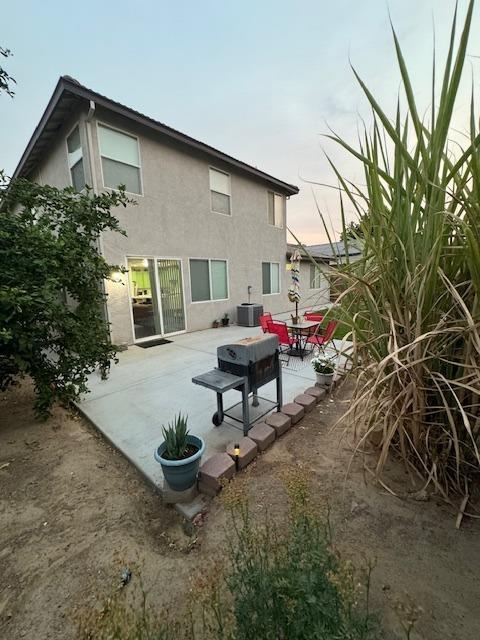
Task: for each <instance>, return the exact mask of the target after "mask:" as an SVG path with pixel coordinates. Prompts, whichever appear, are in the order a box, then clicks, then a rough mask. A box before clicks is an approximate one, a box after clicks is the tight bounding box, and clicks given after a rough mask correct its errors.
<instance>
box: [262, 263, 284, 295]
mask: <svg viewBox="0 0 480 640" xmlns="http://www.w3.org/2000/svg"><path fill="white" fill-rule="evenodd" d="M260 264H261V269H262V296H279V295H280V293H281V292H282V278H281V270H280V262H271V261H270V260H262V262H261V263H260ZM264 264H270V265H272V264H278V291H275V292H274V293H272V292H270V293H263V265H264ZM271 288H272V270H271V269H270V289H271Z"/></svg>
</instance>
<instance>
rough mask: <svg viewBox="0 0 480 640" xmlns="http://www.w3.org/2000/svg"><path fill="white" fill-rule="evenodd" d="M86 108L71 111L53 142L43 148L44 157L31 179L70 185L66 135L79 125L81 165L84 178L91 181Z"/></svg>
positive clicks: (43, 182)
mask: <svg viewBox="0 0 480 640" xmlns="http://www.w3.org/2000/svg"><path fill="white" fill-rule="evenodd" d="M86 114H87V112H86V110H80V109H79V110H77V111H74V112H72V114H71V115H70V117H69V118H68V119H67V120H66V122H65V123H64V125H63V126H62V127H61V129H60V130H59V131H58V134H57V136H56V137H55V139H54V141H53V143H52V144H51V146H50V147H48V148H47V149H45V153H44V157H43V159H42V160H41V162H40V163H39V165H38V167H37V169H36V170H35V173H34V174H33V176H32V177H31V179H32V180H34V181H35V182H38V183H39V184H43V185H46V184H49V185H51V186H52V187H57V188H59V189H63V188H64V187H71V186H72V181H71V178H70V171H69V168H68V158H67V137H68V135H69V134H70V132H71V131H72V130H73V128H74V127H75V125H77V124H78V125H79V131H80V139H81V141H82V150H83V156H84V162H83V167H84V171H85V179H86V180H87V182H88V183H91V181H92V178H91V175H90V163H89V160H88V145H87V140H86V129H85V124H84V122H85V118H86Z"/></svg>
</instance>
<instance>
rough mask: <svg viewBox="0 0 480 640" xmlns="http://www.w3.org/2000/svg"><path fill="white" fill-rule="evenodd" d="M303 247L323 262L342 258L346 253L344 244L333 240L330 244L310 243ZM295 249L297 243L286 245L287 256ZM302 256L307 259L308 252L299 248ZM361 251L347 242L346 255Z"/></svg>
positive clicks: (356, 253) (352, 255) (353, 254)
mask: <svg viewBox="0 0 480 640" xmlns="http://www.w3.org/2000/svg"><path fill="white" fill-rule="evenodd" d="M305 248H306V249H307V250H308V253H309V254H310V255H311V256H312V258H315V260H322V261H324V262H329V261H331V260H335V259H338V258H340V259H341V258H344V257H345V256H346V255H347V254H346V249H345V244H344V243H343V242H333V243H332V245H331V244H330V243H329V242H327V243H325V244H311V245H305ZM295 249H298V245H296V244H288V245H287V257H290V255H291V254H292V253H293V251H294V250H295ZM299 251H300V254H301V256H302V258H305V259H307V260H308V259H309V256H308V254H307V253H306V251H305V250H304V249H302V248H300V249H299ZM361 253H362V251H361V249H359V248H358V247H357V246H355V245H354V244H353V242H350V243H349V244H348V255H349V257H350V258H352V257H354V256H359V255H361Z"/></svg>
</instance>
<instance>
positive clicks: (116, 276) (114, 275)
mask: <svg viewBox="0 0 480 640" xmlns="http://www.w3.org/2000/svg"><path fill="white" fill-rule="evenodd" d="M110 278H111V279H112V280H113V282H116V283H117V284H118V283H120V282H121V281H122V274H121V273H120V271H112V274H111V276H110Z"/></svg>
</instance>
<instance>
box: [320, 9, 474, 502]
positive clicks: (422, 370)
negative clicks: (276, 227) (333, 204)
mask: <svg viewBox="0 0 480 640" xmlns="http://www.w3.org/2000/svg"><path fill="white" fill-rule="evenodd" d="M473 7H474V2H473V0H472V1H471V2H470V3H469V6H468V9H467V12H466V17H465V21H464V25H463V28H462V31H461V34H460V38H459V40H458V44H456V43H455V40H456V30H457V12H456V11H455V15H454V18H453V24H452V29H451V36H450V44H449V48H448V55H447V58H446V62H445V68H444V70H443V79H442V82H441V86H440V90H439V91H437V88H436V86H435V76H436V71H435V61H434V68H433V79H432V90H431V95H432V98H431V99H432V105H431V117H430V116H429V117H428V121H427V118H425V119H421V118H420V116H419V112H418V109H417V105H416V103H415V98H414V92H413V89H412V85H411V82H410V77H409V74H408V71H407V67H406V64H405V61H404V57H403V54H402V50H401V47H400V44H399V41H398V39H397V36H396V34H395V31H394V29H393V27H392V32H393V40H394V46H395V49H396V56H397V61H398V66H399V69H400V73H401V77H402V82H403V88H404V93H405V97H406V109H405V111H406V112H403V113H402V108H401V106H400V103H399V105H398V108H397V113H396V117H395V119H394V121H391V120H390V119H389V118H388V117H387V115H386V114H385V112H384V111H383V110H382V108H381V107H380V105H379V104H378V102H377V101H376V99H375V97H374V96H373V95H372V93H371V92H370V91H369V89H368V87H367V86H366V84H365V83H364V82H363V80H362V79H361V77H360V76H359V75H358V74H357V72H356V71H355V70H354V74H355V76H356V78H357V80H358V82H359V84H360V86H361V88H362V90H363V92H364V94H365V96H366V98H367V100H368V102H369V104H370V106H371V109H372V113H373V125H372V127H371V129H370V130H367V129H366V128H365V130H364V132H363V134H362V138H361V141H360V143H359V145H358V147H356V148H354V147H353V146H351V145H350V144H349V143H347V142H346V141H345V140H343V139H342V138H340V137H339V136H337V135H336V134H331V135H329V136H328V137H329V138H330V139H332V140H333V141H334V142H336V143H337V144H338V145H340V146H341V147H343V149H345V150H346V151H347V152H348V153H349V154H351V155H352V156H354V157H355V158H356V159H357V160H358V161H359V162H360V163H362V165H363V169H364V175H365V185H366V186H359V185H356V184H352V183H351V182H349V181H348V180H347V179H346V178H345V177H344V175H343V174H342V172H341V171H340V170H339V169H338V168H337V166H335V165H334V163H333V162H331V166H332V168H333V171H334V173H335V175H336V179H337V180H338V183H339V186H340V192H341V210H342V218H343V227H344V231H345V230H346V224H345V216H344V215H343V212H344V205H345V203H346V202H347V201H348V202H349V203H350V205H353V207H354V208H355V210H356V211H357V212H358V215H359V219H360V228H359V231H358V238H357V239H356V241H357V242H360V243H361V245H362V247H363V258H362V260H360V261H359V262H356V263H353V264H349V263H348V259H347V264H345V265H342V266H339V268H338V270H337V277H340V278H341V280H342V282H343V286H344V292H343V293H342V295H341V296H340V299H339V304H341V306H342V319H343V321H344V322H347V323H348V325H349V328H350V330H351V335H352V340H353V342H354V354H353V360H354V367H353V371H354V372H355V373H356V375H357V384H356V389H355V393H354V397H353V401H352V403H351V405H350V408H349V412H348V413H349V414H351V415H353V416H354V417H355V420H354V423H356V424H361V425H362V426H363V429H362V432H361V440H360V442H361V443H362V442H364V441H365V440H366V439H368V440H370V441H374V442H376V444H377V446H378V447H379V450H380V451H379V456H378V459H377V462H376V469H375V472H376V474H377V476H378V477H381V475H382V471H383V470H384V467H385V464H386V462H387V461H388V460H389V458H390V457H391V456H392V455H395V456H399V457H400V458H401V459H402V460H403V461H404V462H405V464H406V465H407V468H408V469H409V472H411V473H412V474H413V475H414V476H416V477H418V476H420V477H421V478H422V479H423V482H424V486H427V485H430V486H432V487H434V488H435V489H436V491H437V492H439V493H441V494H442V495H443V496H444V497H445V498H447V499H448V500H450V499H452V498H453V496H454V495H458V494H460V495H463V496H468V495H469V492H470V491H471V486H472V483H474V482H475V481H478V479H479V477H480V452H479V450H480V300H479V296H480V154H479V149H480V135H479V133H478V128H477V114H476V110H475V104H474V99H473V90H472V100H471V108H470V122H469V123H468V125H469V129H470V132H469V140H467V142H466V144H464V145H463V148H462V147H460V146H459V145H458V143H456V142H455V143H453V142H452V141H451V136H452V129H453V127H452V114H453V110H454V106H455V104H456V99H457V96H458V88H459V84H460V79H461V77H462V73H463V71H464V63H465V58H466V49H467V43H468V39H469V33H470V27H471V20H472V12H473ZM437 93H439V96H438V99H437ZM324 224H325V229H327V225H326V223H325V221H324ZM344 235H346V234H344ZM346 243H347V249H348V238H346ZM464 502H465V501H464Z"/></svg>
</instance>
